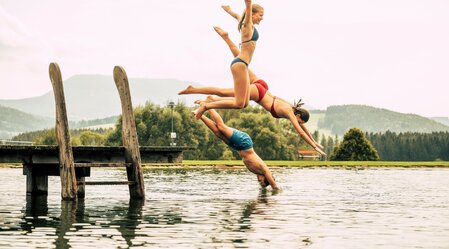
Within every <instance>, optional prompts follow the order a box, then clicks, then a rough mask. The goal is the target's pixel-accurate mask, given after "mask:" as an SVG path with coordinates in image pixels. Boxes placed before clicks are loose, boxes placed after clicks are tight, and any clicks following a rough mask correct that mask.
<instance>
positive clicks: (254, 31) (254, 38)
mask: <svg viewBox="0 0 449 249" xmlns="http://www.w3.org/2000/svg"><path fill="white" fill-rule="evenodd" d="M258 39H259V32H258V31H257V29H256V28H255V27H254V30H253V36H252V37H251V40H247V41H244V42H242V43H245V42H250V41H257V40H258Z"/></svg>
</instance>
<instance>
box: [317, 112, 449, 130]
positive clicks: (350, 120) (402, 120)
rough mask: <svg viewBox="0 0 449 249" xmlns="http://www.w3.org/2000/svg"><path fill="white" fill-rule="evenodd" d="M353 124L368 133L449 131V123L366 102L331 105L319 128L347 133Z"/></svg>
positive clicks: (319, 122)
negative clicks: (365, 103) (362, 103)
mask: <svg viewBox="0 0 449 249" xmlns="http://www.w3.org/2000/svg"><path fill="white" fill-rule="evenodd" d="M352 127H357V128H359V129H361V130H362V131H364V132H375V133H376V132H385V131H388V130H389V131H391V132H397V133H399V132H422V133H430V132H434V131H449V126H446V125H444V124H442V123H439V122H437V121H435V120H432V119H430V118H425V117H422V116H419V115H416V114H404V113H399V112H394V111H390V110H386V109H381V108H375V107H370V106H365V105H342V106H330V107H328V108H327V110H326V113H325V116H324V117H323V118H322V119H320V120H319V121H318V129H328V130H330V131H331V132H332V133H333V134H338V135H343V134H344V133H345V132H346V131H348V130H349V129H350V128H352Z"/></svg>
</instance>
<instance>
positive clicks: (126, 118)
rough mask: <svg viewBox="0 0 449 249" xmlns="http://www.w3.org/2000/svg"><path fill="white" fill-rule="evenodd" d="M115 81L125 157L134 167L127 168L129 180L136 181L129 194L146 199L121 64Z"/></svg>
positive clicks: (131, 108)
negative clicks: (120, 111) (119, 105)
mask: <svg viewBox="0 0 449 249" xmlns="http://www.w3.org/2000/svg"><path fill="white" fill-rule="evenodd" d="M114 81H115V85H116V86H117V90H118V93H119V95H120V101H121V103H122V140H123V146H124V147H125V158H126V162H127V163H132V167H127V168H126V172H127V175H128V181H132V182H134V184H130V185H129V194H130V196H131V198H134V199H144V198H145V185H144V182H143V173H142V166H141V159H140V150H139V141H138V140H137V130H136V122H135V120H134V114H133V107H132V102H131V94H130V91H129V83H128V77H127V76H126V72H125V70H124V69H123V68H122V67H120V66H115V67H114Z"/></svg>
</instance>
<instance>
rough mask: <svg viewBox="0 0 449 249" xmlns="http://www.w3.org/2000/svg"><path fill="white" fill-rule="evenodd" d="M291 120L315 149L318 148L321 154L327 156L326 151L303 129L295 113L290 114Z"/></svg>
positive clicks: (299, 132)
mask: <svg viewBox="0 0 449 249" xmlns="http://www.w3.org/2000/svg"><path fill="white" fill-rule="evenodd" d="M289 120H290V122H291V123H292V125H293V127H294V128H295V130H296V131H297V132H298V134H299V135H300V136H301V137H302V138H303V139H304V140H305V141H306V142H307V143H308V144H309V145H310V146H312V148H313V149H314V150H316V151H317V152H318V153H320V154H321V155H323V156H325V155H326V153H324V151H322V150H321V149H320V148H319V147H318V146H317V145H316V144H315V142H314V140H312V139H311V138H310V137H309V136H308V135H307V133H306V132H305V131H304V130H303V129H302V127H301V126H300V125H299V123H298V120H297V119H296V117H295V115H294V114H291V115H289Z"/></svg>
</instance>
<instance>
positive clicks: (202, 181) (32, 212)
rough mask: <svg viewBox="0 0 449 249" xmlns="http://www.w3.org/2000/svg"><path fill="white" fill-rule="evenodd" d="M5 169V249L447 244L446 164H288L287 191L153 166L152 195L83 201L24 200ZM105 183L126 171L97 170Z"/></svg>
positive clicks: (108, 194) (1, 201) (104, 191)
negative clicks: (430, 166) (139, 198)
mask: <svg viewBox="0 0 449 249" xmlns="http://www.w3.org/2000/svg"><path fill="white" fill-rule="evenodd" d="M0 170H2V172H0V182H2V184H0V248H99V247H101V248H134V247H151V248H229V247H231V248H235V247H244V248H267V247H270V248H359V247H360V245H364V246H363V247H364V248H379V247H382V248H385V247H386V248H448V245H449V238H448V237H447V234H448V233H449V225H448V224H449V218H448V217H449V195H448V194H447V193H449V170H445V169H435V170H427V169H421V170H404V169H376V170H363V171H351V170H336V169H308V170H304V169H281V170H278V171H277V172H276V176H277V179H278V181H279V182H280V183H281V187H282V188H283V190H282V191H281V192H272V191H271V190H264V189H260V188H259V187H258V183H257V181H256V179H255V177H254V176H253V175H251V174H249V173H248V172H247V171H245V170H222V169H220V170H216V169H212V170H204V169H201V170H186V169H179V170H146V171H145V175H144V176H145V186H146V193H147V197H146V200H145V201H134V200H129V192H128V188H127V186H123V187H116V186H114V187H110V188H104V187H101V186H88V187H87V189H86V198H85V199H79V200H78V201H77V202H66V201H61V199H60V193H58V192H57V191H58V190H59V186H60V185H59V183H58V179H57V178H55V179H53V178H51V179H50V178H49V188H53V189H50V190H49V195H48V197H46V196H35V197H31V196H26V195H25V191H24V190H25V181H22V180H23V179H21V178H20V177H23V176H22V175H20V174H21V172H20V171H17V172H16V171H13V170H11V171H8V170H3V169H0ZM96 173H98V174H97V175H98V176H99V177H104V178H106V179H112V178H115V179H117V178H119V177H124V176H123V175H120V174H125V172H124V171H123V172H121V171H119V172H118V173H113V172H111V171H99V172H96Z"/></svg>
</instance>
